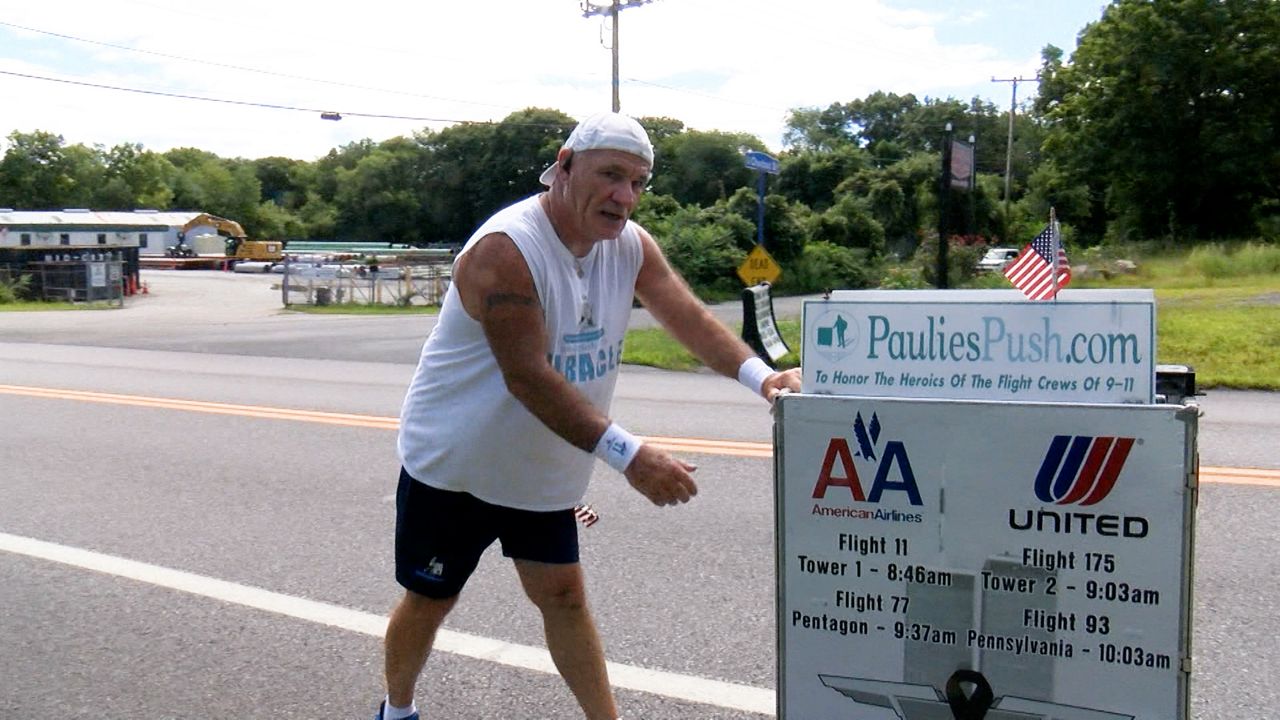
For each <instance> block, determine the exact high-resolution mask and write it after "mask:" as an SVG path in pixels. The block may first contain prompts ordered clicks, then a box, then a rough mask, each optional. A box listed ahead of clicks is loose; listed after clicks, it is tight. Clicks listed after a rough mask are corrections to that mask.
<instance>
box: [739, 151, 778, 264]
mask: <svg viewBox="0 0 1280 720" xmlns="http://www.w3.org/2000/svg"><path fill="white" fill-rule="evenodd" d="M743 161H744V163H745V164H746V166H747V169H748V170H755V171H756V173H757V179H756V195H757V200H758V202H757V203H756V245H760V246H763V245H764V188H765V175H777V174H778V171H779V170H780V169H781V165H780V164H779V163H778V159H777V158H775V157H773V156H772V155H769V154H768V153H762V152H760V151H759V150H747V151H746V152H745V153H743Z"/></svg>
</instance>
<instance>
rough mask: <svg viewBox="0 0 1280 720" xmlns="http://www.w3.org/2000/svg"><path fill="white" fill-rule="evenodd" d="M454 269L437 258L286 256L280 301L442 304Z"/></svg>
mask: <svg viewBox="0 0 1280 720" xmlns="http://www.w3.org/2000/svg"><path fill="white" fill-rule="evenodd" d="M451 271H452V266H451V265H450V264H449V263H448V262H442V261H440V260H438V259H425V258H396V259H390V260H380V261H379V262H378V263H376V264H370V263H369V262H368V261H366V260H339V261H331V260H329V259H327V258H325V257H307V256H290V257H286V258H285V262H284V274H283V276H282V280H281V282H280V295H281V302H283V303H284V305H285V306H286V307H288V306H289V305H400V306H409V305H439V304H440V303H441V301H442V300H444V294H445V291H447V290H448V289H449V282H450V279H451Z"/></svg>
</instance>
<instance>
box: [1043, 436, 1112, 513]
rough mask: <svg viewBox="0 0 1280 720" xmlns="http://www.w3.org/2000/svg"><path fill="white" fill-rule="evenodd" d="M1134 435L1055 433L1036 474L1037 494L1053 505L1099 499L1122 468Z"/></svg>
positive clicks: (1087, 502)
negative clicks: (1100, 435) (1127, 436)
mask: <svg viewBox="0 0 1280 720" xmlns="http://www.w3.org/2000/svg"><path fill="white" fill-rule="evenodd" d="M1133 443H1134V439H1133V438H1116V437H1087V436H1083V435H1076V436H1074V437H1073V436H1071V435H1058V436H1055V437H1054V438H1053V442H1051V443H1049V450H1048V452H1046V453H1045V455H1044V462H1043V463H1042V464H1041V465H1040V473H1039V474H1038V475H1036V497H1038V498H1040V500H1041V502H1046V503H1054V504H1056V505H1093V504H1095V503H1098V502H1101V501H1102V499H1103V498H1105V497H1106V496H1107V495H1108V494H1110V493H1111V489H1112V488H1113V487H1115V484H1116V479H1117V478H1118V477H1119V476H1120V471H1121V470H1122V469H1123V468H1124V463H1125V460H1127V459H1128V457H1129V450H1130V449H1131V448H1132V447H1133Z"/></svg>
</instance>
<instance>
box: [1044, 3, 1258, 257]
mask: <svg viewBox="0 0 1280 720" xmlns="http://www.w3.org/2000/svg"><path fill="white" fill-rule="evenodd" d="M1043 58H1044V62H1043V65H1042V71H1041V74H1042V78H1043V80H1042V87H1041V96H1040V98H1039V100H1038V101H1037V109H1038V110H1039V111H1040V112H1042V113H1044V114H1045V116H1046V117H1047V119H1048V120H1049V121H1050V122H1051V124H1052V129H1051V131H1050V135H1049V137H1048V138H1047V140H1046V143H1045V152H1046V154H1047V155H1048V156H1049V157H1050V158H1051V159H1053V160H1054V161H1055V162H1056V163H1057V165H1058V167H1060V168H1061V169H1062V170H1063V171H1064V172H1065V173H1067V174H1068V176H1069V177H1070V180H1069V181H1068V183H1067V184H1068V185H1070V184H1072V183H1075V182H1079V183H1084V184H1087V185H1088V186H1089V187H1090V189H1091V192H1090V197H1091V199H1092V201H1093V202H1095V203H1102V204H1103V212H1100V213H1099V212H1090V213H1088V214H1087V215H1085V216H1083V217H1078V218H1064V219H1070V220H1078V221H1080V227H1081V228H1082V229H1084V230H1085V231H1086V232H1088V233H1091V234H1095V235H1097V234H1100V233H1101V232H1102V231H1103V230H1104V229H1106V230H1107V231H1108V232H1109V233H1111V234H1113V235H1116V236H1119V237H1124V236H1130V235H1137V236H1142V237H1153V236H1171V237H1174V238H1191V237H1196V236H1224V235H1236V234H1249V233H1252V232H1254V231H1255V230H1256V227H1255V226H1254V222H1255V220H1256V216H1255V215H1254V211H1255V210H1256V209H1257V208H1258V207H1259V205H1260V204H1261V203H1265V202H1266V201H1267V200H1269V199H1274V198H1276V196H1277V187H1280V144H1278V143H1277V139H1278V138H1277V127H1280V73H1277V72H1276V68H1277V67H1280V13H1277V12H1276V4H1275V3H1274V2H1268V1H1267V0H1220V1H1218V2H1204V0H1162V1H1161V2H1153V1H1152V0H1117V1H1116V2H1115V3H1113V4H1112V5H1110V6H1109V7H1107V9H1106V10H1105V12H1104V13H1103V15H1102V18H1101V19H1100V20H1098V21H1097V22H1095V23H1092V24H1090V25H1089V26H1087V27H1086V28H1085V29H1084V30H1083V31H1082V32H1081V34H1080V41H1079V45H1078V47H1077V49H1076V52H1075V53H1074V55H1073V56H1072V58H1071V62H1070V63H1069V64H1064V63H1063V62H1062V59H1061V51H1058V50H1057V49H1056V48H1052V47H1050V48H1046V51H1045V53H1044V55H1043ZM1099 218H1103V219H1104V220H1105V222H1106V223H1107V225H1106V228H1103V227H1100V226H1099V222H1098V219H1099Z"/></svg>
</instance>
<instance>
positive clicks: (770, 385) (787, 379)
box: [760, 368, 800, 404]
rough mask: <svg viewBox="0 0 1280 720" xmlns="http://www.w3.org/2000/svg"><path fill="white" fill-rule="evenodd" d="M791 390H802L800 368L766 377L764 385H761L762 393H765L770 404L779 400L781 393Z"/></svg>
mask: <svg viewBox="0 0 1280 720" xmlns="http://www.w3.org/2000/svg"><path fill="white" fill-rule="evenodd" d="M789 392H800V368H791V369H790V370H784V371H782V372H776V373H774V374H772V375H770V376H769V377H767V378H765V379H764V385H762V386H760V394H761V395H764V398H765V399H766V400H768V401H769V403H770V404H772V403H773V401H775V400H777V399H778V396H779V395H781V394H783V393H789Z"/></svg>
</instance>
